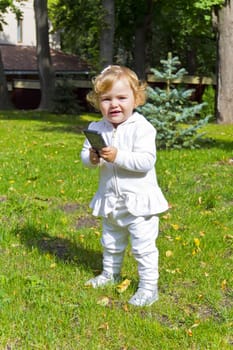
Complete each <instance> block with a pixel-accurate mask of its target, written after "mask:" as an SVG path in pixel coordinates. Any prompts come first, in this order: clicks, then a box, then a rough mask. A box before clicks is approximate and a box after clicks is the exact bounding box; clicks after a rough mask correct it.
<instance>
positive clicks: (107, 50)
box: [100, 0, 115, 68]
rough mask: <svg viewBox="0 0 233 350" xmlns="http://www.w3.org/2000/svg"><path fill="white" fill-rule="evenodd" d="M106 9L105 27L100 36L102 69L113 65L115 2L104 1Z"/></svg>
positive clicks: (112, 0) (111, 0)
mask: <svg viewBox="0 0 233 350" xmlns="http://www.w3.org/2000/svg"><path fill="white" fill-rule="evenodd" d="M102 6H103V9H104V16H103V25H102V30H101V34H100V64H101V68H104V67H105V66H107V65H109V64H112V62H113V51H114V45H113V43H114V33H115V1H114V0H102Z"/></svg>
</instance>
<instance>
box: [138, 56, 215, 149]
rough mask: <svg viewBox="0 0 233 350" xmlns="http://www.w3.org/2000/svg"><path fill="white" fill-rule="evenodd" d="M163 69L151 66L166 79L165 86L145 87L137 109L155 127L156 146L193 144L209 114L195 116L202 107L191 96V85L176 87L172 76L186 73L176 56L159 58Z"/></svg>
mask: <svg viewBox="0 0 233 350" xmlns="http://www.w3.org/2000/svg"><path fill="white" fill-rule="evenodd" d="M161 64H162V70H158V69H155V68H152V69H151V71H152V73H153V74H154V75H155V76H156V77H157V78H159V79H163V80H165V82H166V84H165V88H162V89H161V88H158V87H155V88H154V89H153V88H152V87H148V101H147V103H146V104H145V105H144V106H142V107H140V108H139V111H141V112H142V114H143V115H144V116H145V117H146V118H147V119H148V120H149V121H150V122H151V124H152V125H154V127H155V128H156V130H157V132H158V133H157V147H158V148H166V149H169V148H184V147H185V148H195V147H198V143H197V142H196V141H197V140H199V139H200V138H201V134H198V133H197V130H198V129H200V127H202V126H203V125H205V124H206V123H207V122H208V120H209V117H210V116H207V117H205V118H204V119H200V118H198V119H197V118H196V117H197V115H199V114H200V111H201V110H202V108H203V107H204V103H200V104H197V103H195V102H192V101H191V100H190V97H191V94H192V92H193V90H192V89H187V88H183V87H182V88H181V87H180V86H178V87H176V86H175V85H174V83H173V82H174V80H176V79H182V78H183V76H184V75H185V74H187V72H186V70H185V69H184V68H179V66H180V61H179V59H178V57H172V55H171V53H169V55H168V58H167V60H161Z"/></svg>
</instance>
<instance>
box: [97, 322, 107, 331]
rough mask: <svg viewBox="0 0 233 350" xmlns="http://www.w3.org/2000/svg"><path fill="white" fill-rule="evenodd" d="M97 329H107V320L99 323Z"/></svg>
mask: <svg viewBox="0 0 233 350" xmlns="http://www.w3.org/2000/svg"><path fill="white" fill-rule="evenodd" d="M98 329H100V330H101V329H103V330H106V331H108V330H109V324H108V322H105V323H103V324H101V325H100V326H99V327H98Z"/></svg>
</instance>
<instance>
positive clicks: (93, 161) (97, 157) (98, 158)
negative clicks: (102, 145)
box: [90, 148, 100, 164]
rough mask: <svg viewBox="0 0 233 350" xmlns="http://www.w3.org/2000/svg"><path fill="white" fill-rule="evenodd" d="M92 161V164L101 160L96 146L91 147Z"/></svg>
mask: <svg viewBox="0 0 233 350" xmlns="http://www.w3.org/2000/svg"><path fill="white" fill-rule="evenodd" d="M90 161H91V163H92V164H98V163H99V162H100V157H99V155H98V153H97V152H96V151H95V150H94V148H90Z"/></svg>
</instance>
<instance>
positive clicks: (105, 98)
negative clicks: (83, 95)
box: [101, 97, 110, 102]
mask: <svg viewBox="0 0 233 350" xmlns="http://www.w3.org/2000/svg"><path fill="white" fill-rule="evenodd" d="M101 101H103V102H104V101H110V98H109V97H102V98H101Z"/></svg>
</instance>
